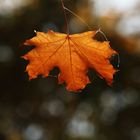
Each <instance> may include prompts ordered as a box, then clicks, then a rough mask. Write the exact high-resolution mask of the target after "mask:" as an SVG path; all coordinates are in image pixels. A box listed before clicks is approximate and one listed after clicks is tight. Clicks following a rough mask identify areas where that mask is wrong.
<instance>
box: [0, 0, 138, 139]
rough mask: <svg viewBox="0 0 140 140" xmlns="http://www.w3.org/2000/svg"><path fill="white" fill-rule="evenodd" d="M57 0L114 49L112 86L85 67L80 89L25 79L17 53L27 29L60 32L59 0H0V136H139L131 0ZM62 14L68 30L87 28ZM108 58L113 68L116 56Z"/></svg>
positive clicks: (23, 49)
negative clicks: (85, 76)
mask: <svg viewBox="0 0 140 140" xmlns="http://www.w3.org/2000/svg"><path fill="white" fill-rule="evenodd" d="M64 2H65V5H66V6H67V7H68V8H69V9H71V10H72V11H74V12H75V13H76V14H77V15H79V16H80V17H81V18H82V19H83V20H84V21H85V22H86V23H87V24H89V25H90V26H91V28H92V29H93V30H97V29H99V28H101V30H102V31H103V32H104V33H105V34H106V36H107V38H108V40H110V44H111V47H112V48H113V49H115V50H117V51H118V53H119V55H120V67H119V69H120V71H119V72H118V73H117V74H116V75H115V76H114V85H113V86H112V87H109V86H108V85H107V84H106V83H105V81H104V80H102V79H100V78H99V77H98V76H97V75H96V74H95V73H94V72H93V71H91V70H90V71H89V75H90V79H91V81H92V83H91V84H89V85H87V87H86V88H85V89H84V90H83V91H82V92H81V93H69V92H68V91H66V89H65V86H64V85H58V84H57V79H56V78H53V77H49V78H47V79H44V78H41V77H39V78H37V79H34V80H32V81H28V75H27V73H25V72H24V71H25V67H26V65H27V63H28V62H26V61H25V60H23V59H21V58H20V57H21V56H22V55H23V54H25V53H26V52H28V51H29V50H30V49H31V48H30V47H24V46H23V45H22V43H23V42H24V41H25V40H26V39H28V38H31V37H33V36H34V35H35V33H34V32H33V31H34V30H38V31H44V32H46V31H47V30H48V29H53V30H54V31H59V32H65V28H66V25H65V22H64V16H63V12H62V7H61V3H60V0H0V140H118V139H119V140H140V76H139V75H140V6H139V5H140V2H139V0H123V1H121V0H112V1H105V0H65V1H64ZM68 20H69V28H70V31H71V33H79V32H83V31H87V30H88V28H87V26H85V24H84V23H82V22H81V21H79V20H78V19H77V18H76V17H74V16H73V15H71V14H70V13H68ZM97 39H98V40H100V41H104V40H105V38H104V37H103V35H102V34H100V33H98V35H97ZM111 62H112V63H113V64H114V67H117V64H118V58H117V57H114V58H113V59H112V60H111ZM56 71H57V70H56ZM53 72H55V71H53Z"/></svg>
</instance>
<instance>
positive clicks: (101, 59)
mask: <svg viewBox="0 0 140 140" xmlns="http://www.w3.org/2000/svg"><path fill="white" fill-rule="evenodd" d="M95 34H96V32H95V31H88V32H84V33H80V34H74V35H67V34H62V33H56V32H53V31H51V30H50V31H48V32H47V33H43V32H37V36H35V37H33V38H32V39H30V40H26V42H25V45H33V46H36V47H35V48H34V49H32V50H31V51H30V52H28V53H27V54H25V55H24V56H23V58H24V59H26V60H29V64H28V65H27V67H26V71H27V72H28V74H29V77H30V79H33V78H36V77H37V76H38V75H42V76H44V77H47V76H48V75H49V72H50V71H51V70H52V69H53V68H54V67H58V68H59V69H60V73H59V75H58V80H59V83H64V82H65V83H66V87H67V90H69V91H78V90H80V89H83V88H84V87H85V86H86V85H87V84H88V83H89V82H90V81H89V78H88V76H87V72H88V68H92V69H94V70H95V71H96V72H97V73H98V74H99V75H100V76H101V77H102V78H105V80H106V81H107V83H108V84H109V85H111V84H112V80H113V75H114V73H115V72H116V70H115V69H114V68H113V66H112V65H111V64H110V62H109V58H110V57H111V56H112V55H113V54H116V53H117V52H116V51H114V50H112V49H111V48H110V46H109V42H107V41H104V42H99V41H96V40H95V39H93V37H94V36H95Z"/></svg>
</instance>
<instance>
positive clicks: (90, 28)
mask: <svg viewBox="0 0 140 140" xmlns="http://www.w3.org/2000/svg"><path fill="white" fill-rule="evenodd" d="M64 9H65V10H67V11H68V12H70V13H71V14H72V15H74V16H75V17H77V18H78V19H79V20H80V21H81V22H82V23H84V24H85V25H86V26H87V27H88V28H89V29H90V30H92V28H91V27H90V26H89V25H88V24H87V23H86V22H85V21H84V20H83V19H82V18H81V17H80V16H78V15H77V14H75V13H74V12H73V11H71V10H70V9H68V8H67V7H65V6H64Z"/></svg>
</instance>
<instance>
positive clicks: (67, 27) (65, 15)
mask: <svg viewBox="0 0 140 140" xmlns="http://www.w3.org/2000/svg"><path fill="white" fill-rule="evenodd" d="M61 5H62V9H63V13H64V17H65V22H66V30H67V34H68V35H69V32H70V31H69V24H68V19H67V14H66V9H65V5H64V1H63V0H61Z"/></svg>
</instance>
